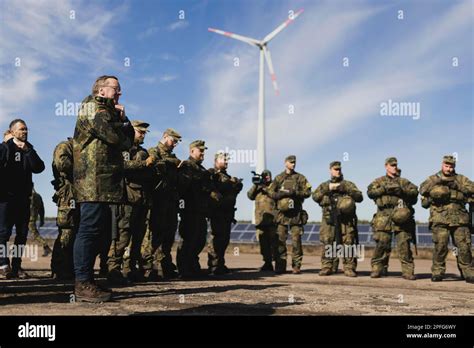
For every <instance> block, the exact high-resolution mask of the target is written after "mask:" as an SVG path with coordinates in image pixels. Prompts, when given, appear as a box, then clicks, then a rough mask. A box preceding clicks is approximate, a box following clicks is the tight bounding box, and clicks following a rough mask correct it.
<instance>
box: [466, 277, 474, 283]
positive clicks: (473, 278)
mask: <svg viewBox="0 0 474 348" xmlns="http://www.w3.org/2000/svg"><path fill="white" fill-rule="evenodd" d="M466 283H470V284H474V277H466Z"/></svg>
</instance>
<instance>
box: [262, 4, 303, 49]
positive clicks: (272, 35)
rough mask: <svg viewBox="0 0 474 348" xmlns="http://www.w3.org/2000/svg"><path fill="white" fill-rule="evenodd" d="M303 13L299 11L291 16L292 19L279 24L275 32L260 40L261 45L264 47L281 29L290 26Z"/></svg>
mask: <svg viewBox="0 0 474 348" xmlns="http://www.w3.org/2000/svg"><path fill="white" fill-rule="evenodd" d="M302 12H303V9H301V10H299V11H298V12H296V13H295V14H294V15H293V18H288V19H287V20H286V21H284V22H283V23H282V24H280V25H279V26H278V27H277V28H276V29H275V30H273V31H272V32H271V33H270V34H268V35H267V36H265V37H264V38H263V40H262V44H263V45H265V44H266V43H268V42H269V41H270V40H271V39H273V38H274V37H275V36H277V35H278V33H280V31H282V30H283V29H285V28H286V27H287V26H288V25H290V24H291V23H292V22H293V21H294V20H295V19H296V18H297V17H298V16H299V15H300V14H301V13H302Z"/></svg>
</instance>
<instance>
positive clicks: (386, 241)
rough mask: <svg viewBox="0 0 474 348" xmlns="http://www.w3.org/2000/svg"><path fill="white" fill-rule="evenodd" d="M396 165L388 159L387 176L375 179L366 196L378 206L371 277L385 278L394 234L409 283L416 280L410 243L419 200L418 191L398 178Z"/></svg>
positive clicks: (386, 164)
mask: <svg viewBox="0 0 474 348" xmlns="http://www.w3.org/2000/svg"><path fill="white" fill-rule="evenodd" d="M397 166H398V161H397V159H396V158H395V157H389V158H387V159H386V160H385V170H386V175H385V176H382V177H380V178H377V179H375V180H374V181H373V182H372V183H371V184H370V185H369V187H368V189H367V195H368V196H369V198H370V199H373V200H374V201H375V204H376V205H377V213H376V214H374V217H373V219H372V222H371V225H372V231H373V238H374V240H375V242H376V246H375V250H374V256H373V258H372V262H371V263H372V273H371V274H370V276H371V277H372V278H379V277H381V276H382V273H383V269H384V266H385V265H387V258H388V256H389V253H390V250H391V247H390V245H391V243H392V234H395V237H396V239H397V248H398V255H399V258H400V262H401V265H402V276H403V278H404V279H407V280H415V279H416V277H415V275H414V271H415V265H414V262H413V255H412V251H411V247H410V243H411V241H412V240H413V238H414V236H415V230H416V224H415V219H414V213H415V210H414V209H413V205H415V204H416V202H417V200H418V188H417V187H416V185H414V184H413V183H411V182H410V181H409V180H407V179H404V178H401V177H400V176H399V175H398V168H397Z"/></svg>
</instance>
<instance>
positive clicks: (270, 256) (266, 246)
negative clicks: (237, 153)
mask: <svg viewBox="0 0 474 348" xmlns="http://www.w3.org/2000/svg"><path fill="white" fill-rule="evenodd" d="M253 173H254V177H253V178H252V182H253V185H252V187H251V188H250V190H249V191H248V192H247V197H248V198H249V199H250V200H252V201H255V227H256V230H257V240H258V243H259V244H260V254H262V256H263V266H262V267H260V271H261V272H264V271H273V270H274V269H273V264H272V261H273V260H276V257H277V254H276V252H277V234H276V221H275V217H276V203H275V201H274V200H273V199H272V198H271V197H270V196H269V193H268V188H269V186H270V184H271V182H272V173H271V172H270V171H269V170H264V171H263V172H262V174H260V175H259V174H256V173H255V172H253Z"/></svg>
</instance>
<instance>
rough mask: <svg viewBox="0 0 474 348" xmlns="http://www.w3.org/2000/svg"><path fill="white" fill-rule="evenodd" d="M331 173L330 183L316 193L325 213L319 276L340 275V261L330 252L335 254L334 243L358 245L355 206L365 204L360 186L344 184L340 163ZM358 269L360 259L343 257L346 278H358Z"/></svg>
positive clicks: (317, 201) (319, 187)
mask: <svg viewBox="0 0 474 348" xmlns="http://www.w3.org/2000/svg"><path fill="white" fill-rule="evenodd" d="M329 170H330V173H331V179H330V180H328V181H326V182H323V183H322V184H321V185H319V186H318V187H317V189H316V190H315V191H314V193H313V200H314V201H315V202H316V203H318V204H319V205H320V206H321V208H322V210H323V218H322V221H321V228H320V237H319V238H320V241H321V243H322V244H323V252H322V253H321V265H322V267H321V271H320V272H319V275H320V276H326V275H330V274H333V273H336V272H337V268H338V266H339V258H338V257H336V255H331V253H332V252H331V251H332V250H335V248H332V245H333V243H334V242H336V243H337V244H338V245H341V244H344V245H354V244H357V243H358V236H357V233H358V232H357V215H356V207H355V202H357V203H360V202H362V200H363V197H362V192H360V191H359V189H358V188H357V186H356V185H355V184H354V183H352V182H351V181H348V180H344V177H343V175H342V172H341V162H338V161H334V162H331V164H330V165H329ZM328 247H329V248H328ZM326 250H329V252H326ZM356 267H357V258H356V257H354V255H344V274H345V275H346V276H348V277H356V276H357V273H356Z"/></svg>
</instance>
